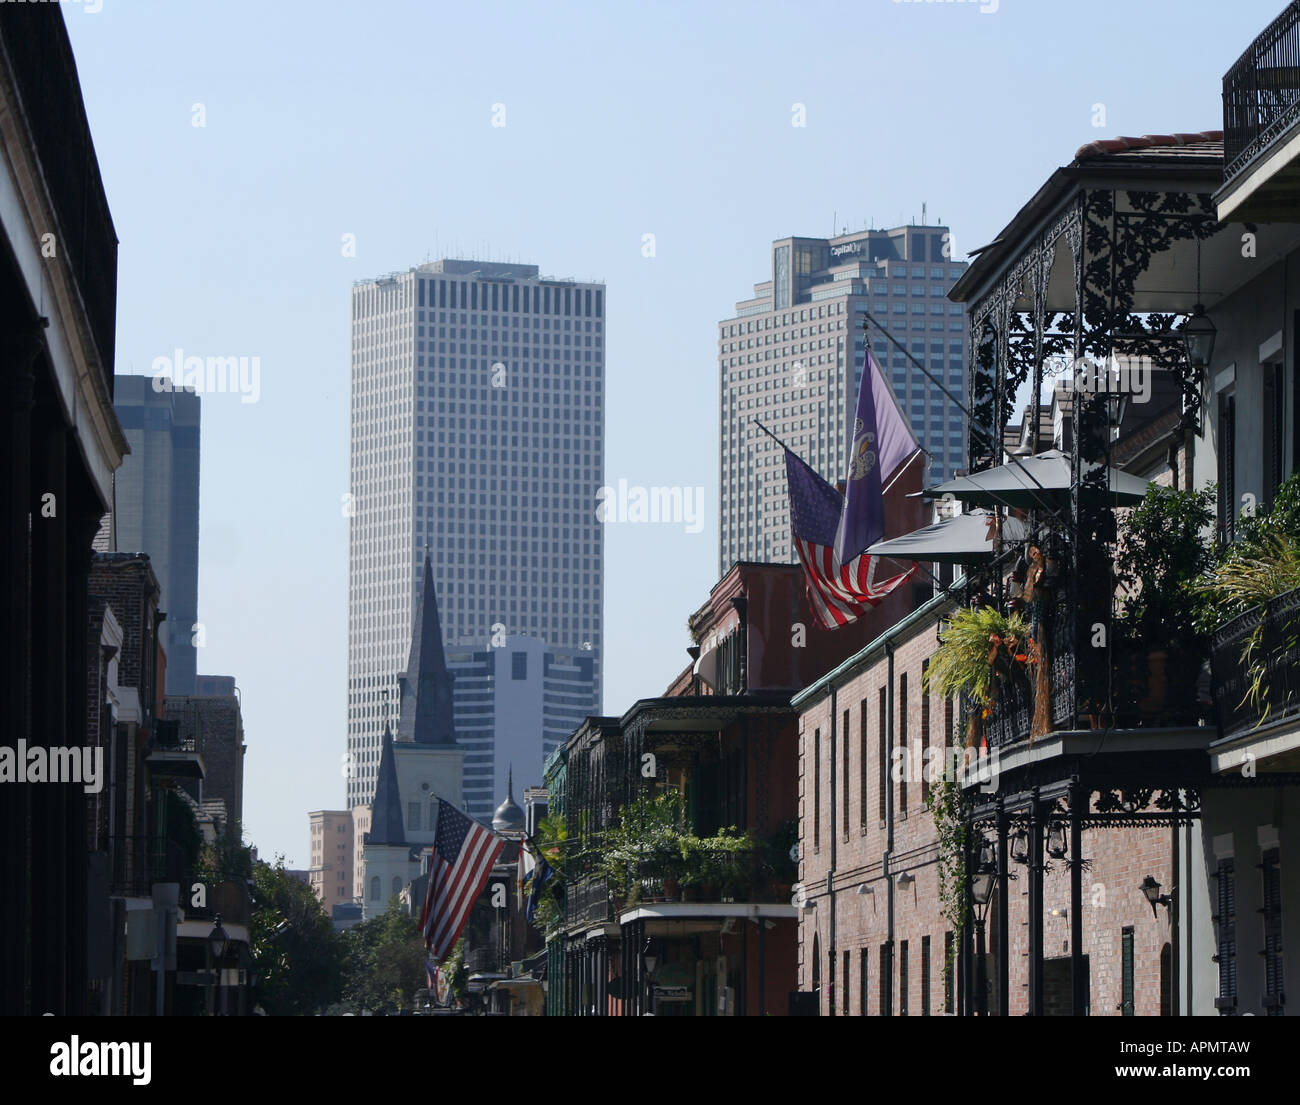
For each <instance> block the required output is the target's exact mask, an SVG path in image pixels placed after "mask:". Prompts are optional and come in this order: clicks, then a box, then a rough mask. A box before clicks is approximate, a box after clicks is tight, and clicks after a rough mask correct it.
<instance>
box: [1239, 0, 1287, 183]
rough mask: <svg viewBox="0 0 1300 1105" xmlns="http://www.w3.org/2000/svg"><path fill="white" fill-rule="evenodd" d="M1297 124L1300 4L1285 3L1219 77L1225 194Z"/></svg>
mask: <svg viewBox="0 0 1300 1105" xmlns="http://www.w3.org/2000/svg"><path fill="white" fill-rule="evenodd" d="M1297 122H1300V0H1293V2H1292V3H1290V4H1288V5H1287V7H1286V10H1285V11H1283V12H1282V14H1281V15H1279V16H1278V17H1277V18H1276V19H1275V20H1273V22H1272V23H1270V24H1269V25H1268V26H1267V27H1266V28H1265V29H1264V30H1263V31H1262V32H1261V33H1260V34H1259V35H1258V36H1257V37H1256V38H1255V41H1254V42H1252V43H1251V44H1250V47H1249V48H1248V49H1247V50H1246V52H1245V53H1244V54H1242V55H1241V57H1240V58H1238V59H1237V62H1236V64H1234V65H1233V67H1232V68H1231V69H1229V70H1228V72H1227V73H1226V74H1225V76H1224V78H1223V184H1224V190H1225V192H1226V191H1228V190H1229V189H1231V188H1232V186H1233V185H1234V183H1237V182H1238V181H1239V179H1241V178H1244V177H1245V176H1247V175H1248V174H1249V173H1250V172H1251V171H1252V170H1253V169H1254V168H1255V167H1257V165H1258V159H1259V158H1260V156H1261V155H1262V154H1263V153H1265V152H1266V151H1267V150H1268V149H1269V148H1270V147H1271V146H1272V145H1273V143H1274V142H1275V141H1276V140H1277V139H1278V138H1280V137H1281V136H1282V135H1283V134H1285V133H1286V132H1287V131H1288V130H1290V129H1291V127H1292V126H1293V125H1295V124H1296V123H1297Z"/></svg>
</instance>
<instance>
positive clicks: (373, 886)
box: [370, 875, 379, 902]
mask: <svg viewBox="0 0 1300 1105" xmlns="http://www.w3.org/2000/svg"><path fill="white" fill-rule="evenodd" d="M370 900H371V901H372V902H377V901H379V876H378V875H375V876H373V877H372V878H371V880H370Z"/></svg>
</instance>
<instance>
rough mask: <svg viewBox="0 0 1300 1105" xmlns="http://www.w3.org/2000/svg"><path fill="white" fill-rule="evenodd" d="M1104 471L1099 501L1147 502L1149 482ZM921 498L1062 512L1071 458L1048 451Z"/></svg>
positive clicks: (1067, 496) (934, 489)
mask: <svg viewBox="0 0 1300 1105" xmlns="http://www.w3.org/2000/svg"><path fill="white" fill-rule="evenodd" d="M1105 471H1106V488H1107V490H1106V491H1105V492H1104V493H1103V494H1102V495H1101V496H1100V497H1101V498H1102V499H1103V500H1104V501H1105V502H1107V503H1108V504H1109V505H1110V506H1132V505H1133V504H1134V503H1139V502H1141V501H1142V500H1143V499H1145V498H1146V494H1147V486H1148V485H1147V481H1146V480H1143V479H1139V478H1138V477H1137V476H1130V475H1129V474H1128V473H1127V472H1121V471H1120V470H1119V469H1118V468H1108V469H1106V470H1105ZM1086 492H1087V488H1086V487H1085V493H1086ZM921 494H922V495H923V496H925V497H926V498H928V499H941V498H943V497H944V496H945V495H951V496H952V497H953V498H955V499H960V500H961V501H962V502H964V503H967V504H969V505H971V506H984V507H995V506H1010V507H1017V508H1020V509H1023V510H1030V509H1032V508H1034V507H1044V506H1046V507H1049V508H1051V509H1053V510H1060V509H1062V508H1064V507H1066V506H1068V505H1069V501H1070V458H1069V457H1068V456H1067V455H1066V454H1065V453H1063V452H1061V450H1060V449H1048V450H1047V451H1046V452H1045V453H1038V454H1036V455H1034V456H1031V457H1021V458H1019V461H1018V462H1017V461H1013V462H1012V463H1010V464H1000V465H998V466H997V467H996V468H988V469H985V470H984V471H982V472H973V473H971V475H969V476H958V477H957V478H956V479H955V480H948V481H947V483H941V484H938V485H937V486H935V487H927V488H926V489H925V490H923V491H922V492H921Z"/></svg>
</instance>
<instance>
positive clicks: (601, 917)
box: [564, 878, 611, 925]
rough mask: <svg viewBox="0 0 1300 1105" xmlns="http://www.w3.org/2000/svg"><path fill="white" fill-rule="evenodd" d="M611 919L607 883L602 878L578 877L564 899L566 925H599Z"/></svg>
mask: <svg viewBox="0 0 1300 1105" xmlns="http://www.w3.org/2000/svg"><path fill="white" fill-rule="evenodd" d="M610 919H611V912H610V904H609V883H608V882H607V881H606V880H605V879H604V878H589V879H579V880H577V881H575V882H574V883H572V884H570V885H569V887H568V889H567V892H566V895H565V900H564V920H565V924H566V925H599V924H603V923H604V922H606V921H608V920H610Z"/></svg>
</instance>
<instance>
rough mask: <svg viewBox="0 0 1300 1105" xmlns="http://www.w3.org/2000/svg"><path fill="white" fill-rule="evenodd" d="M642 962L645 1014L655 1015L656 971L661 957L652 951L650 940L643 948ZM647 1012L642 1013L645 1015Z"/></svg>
mask: <svg viewBox="0 0 1300 1105" xmlns="http://www.w3.org/2000/svg"><path fill="white" fill-rule="evenodd" d="M641 962H642V964H643V965H644V966H645V1003H646V1008H645V1014H649V1015H651V1016H653V1015H654V973H655V968H656V967H657V966H658V965H659V957H658V956H656V955H652V954H651V952H650V941H649V940H647V941H646V942H645V947H644V948H642V949H641ZM645 1014H642V1015H643V1016H644V1015H645Z"/></svg>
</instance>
